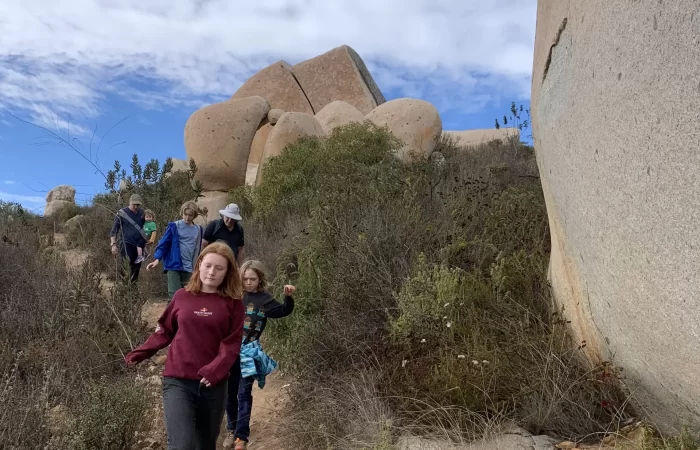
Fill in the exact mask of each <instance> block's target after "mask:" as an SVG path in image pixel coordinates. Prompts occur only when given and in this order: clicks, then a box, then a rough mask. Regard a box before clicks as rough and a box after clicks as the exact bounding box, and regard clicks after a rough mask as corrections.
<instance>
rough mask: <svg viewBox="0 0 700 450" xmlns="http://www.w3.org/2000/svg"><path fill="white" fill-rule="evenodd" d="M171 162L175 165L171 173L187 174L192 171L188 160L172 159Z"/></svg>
mask: <svg viewBox="0 0 700 450" xmlns="http://www.w3.org/2000/svg"><path fill="white" fill-rule="evenodd" d="M171 161H172V163H173V167H172V169H170V173H175V172H187V171H188V170H190V164H189V162H188V161H187V160H186V159H177V158H171Z"/></svg>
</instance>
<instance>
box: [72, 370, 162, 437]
mask: <svg viewBox="0 0 700 450" xmlns="http://www.w3.org/2000/svg"><path fill="white" fill-rule="evenodd" d="M147 399H148V396H147V393H146V392H145V390H144V389H143V388H140V387H137V386H135V385H134V384H133V383H132V382H128V381H127V382H117V383H108V382H102V383H98V384H95V385H93V386H90V388H89V394H88V397H87V403H86V405H85V409H84V411H83V412H82V413H81V414H80V416H79V417H78V420H77V423H76V424H75V428H74V429H73V431H72V432H71V438H72V439H71V440H72V442H71V444H72V448H73V449H75V450H121V449H125V448H131V446H132V445H133V444H135V443H136V439H135V433H136V432H137V431H140V430H142V429H143V428H144V422H145V421H144V418H145V414H146V411H147V409H148V404H147Z"/></svg>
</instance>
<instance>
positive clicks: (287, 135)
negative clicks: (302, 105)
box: [255, 112, 325, 185]
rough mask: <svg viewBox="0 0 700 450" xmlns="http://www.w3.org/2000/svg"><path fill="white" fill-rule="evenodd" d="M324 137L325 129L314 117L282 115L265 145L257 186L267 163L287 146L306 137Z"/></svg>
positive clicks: (296, 114)
mask: <svg viewBox="0 0 700 450" xmlns="http://www.w3.org/2000/svg"><path fill="white" fill-rule="evenodd" d="M323 135H325V133H324V131H323V127H322V126H321V124H320V123H318V120H316V118H315V117H314V116H311V115H309V114H304V113H299V112H286V113H284V114H282V116H281V117H280V119H279V120H278V121H277V124H275V126H274V127H272V131H271V132H270V135H269V137H268V138H267V142H266V143H265V149H264V151H263V155H262V158H261V160H260V166H259V167H258V174H257V176H256V180H255V184H258V185H259V184H260V183H261V182H262V168H263V166H264V164H265V162H266V161H267V160H268V159H270V158H271V157H273V156H278V155H280V154H281V153H282V150H284V148H285V147H286V146H287V145H289V144H293V143H295V142H296V141H298V140H299V139H301V138H302V137H304V136H323Z"/></svg>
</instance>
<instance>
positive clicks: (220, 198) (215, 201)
mask: <svg viewBox="0 0 700 450" xmlns="http://www.w3.org/2000/svg"><path fill="white" fill-rule="evenodd" d="M202 195H203V197H200V198H198V199H197V206H198V207H199V208H200V209H204V208H206V209H207V212H206V214H200V215H198V216H197V217H196V218H195V219H194V222H195V223H196V224H198V225H202V226H206V224H207V223H209V222H210V221H212V220H214V219H218V218H219V210H221V209H224V208H225V207H226V205H228V204H229V201H228V192H224V191H202Z"/></svg>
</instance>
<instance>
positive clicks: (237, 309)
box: [125, 242, 245, 450]
mask: <svg viewBox="0 0 700 450" xmlns="http://www.w3.org/2000/svg"><path fill="white" fill-rule="evenodd" d="M241 298H242V283H241V277H240V275H239V273H238V267H237V265H236V260H235V258H234V256H233V251H231V249H230V248H229V246H228V245H227V244H225V243H221V242H214V243H212V244H210V245H208V246H207V247H206V248H205V249H204V250H203V251H202V253H201V254H200V255H199V258H198V259H197V263H196V267H195V270H194V273H193V274H192V278H191V279H190V281H189V283H188V284H187V286H185V287H184V288H182V289H179V290H178V291H176V292H175V295H174V296H173V299H172V301H171V302H170V304H168V306H167V308H166V309H165V311H164V312H163V315H162V316H161V317H160V319H159V320H158V326H157V327H156V330H155V332H154V333H153V334H152V335H151V336H150V337H149V338H148V339H147V340H146V342H145V343H144V344H143V345H141V346H140V347H138V348H137V349H135V350H133V351H132V352H130V353H129V354H128V355H126V358H125V359H126V363H127V365H128V366H129V367H133V366H135V365H136V364H138V363H139V362H141V361H143V360H144V359H147V358H150V357H151V356H153V355H154V354H155V353H156V352H157V351H158V350H160V349H162V348H165V347H167V346H168V345H169V346H170V348H169V349H168V358H167V360H166V362H165V369H164V371H163V407H164V410H165V425H166V431H167V434H168V449H169V450H194V449H195V448H197V449H201V450H215V449H216V439H217V437H218V436H219V427H220V424H221V419H222V417H223V414H224V402H225V399H226V388H227V378H228V373H229V369H230V368H231V366H232V365H233V363H234V362H235V361H236V358H238V354H239V353H240V349H241V340H242V337H243V321H244V318H245V309H244V307H243V302H242V300H241Z"/></svg>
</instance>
